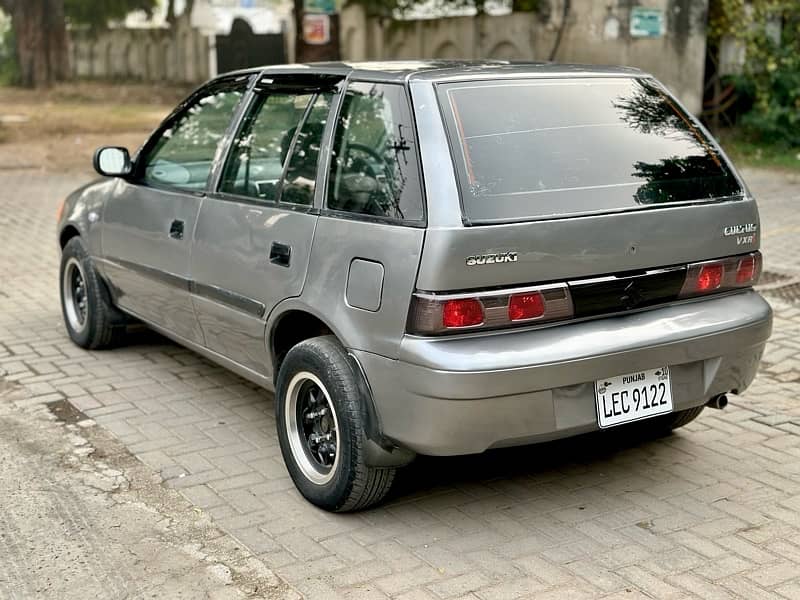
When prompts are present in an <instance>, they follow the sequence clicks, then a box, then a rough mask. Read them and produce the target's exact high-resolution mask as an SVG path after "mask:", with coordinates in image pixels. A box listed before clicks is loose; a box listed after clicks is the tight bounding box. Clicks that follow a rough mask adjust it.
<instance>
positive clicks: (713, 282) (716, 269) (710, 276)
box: [697, 263, 725, 292]
mask: <svg viewBox="0 0 800 600" xmlns="http://www.w3.org/2000/svg"><path fill="white" fill-rule="evenodd" d="M724 272H725V268H724V266H723V265H721V264H718V263H714V264H710V265H703V266H702V267H700V273H699V274H698V276H697V291H698V292H710V291H712V290H715V289H717V288H718V287H719V286H720V285H722V275H723V273H724Z"/></svg>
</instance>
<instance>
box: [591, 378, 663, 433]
mask: <svg viewBox="0 0 800 600" xmlns="http://www.w3.org/2000/svg"><path fill="white" fill-rule="evenodd" d="M594 390H595V399H596V400H597V423H598V425H600V427H613V426H614V425H621V424H622V423H630V422H631V421H639V420H641V419H647V418H649V417H653V416H655V415H661V414H664V413H668V412H672V386H671V385H670V381H669V368H667V367H661V368H660V369H651V370H649V371H639V372H637V373H628V374H627V375H619V376H617V377H607V378H605V379H601V380H599V381H596V382H595V384H594Z"/></svg>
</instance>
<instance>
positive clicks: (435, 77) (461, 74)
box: [236, 59, 647, 81]
mask: <svg viewBox="0 0 800 600" xmlns="http://www.w3.org/2000/svg"><path fill="white" fill-rule="evenodd" d="M259 72H260V73H263V74H280V73H287V74H290V73H292V74H297V73H325V74H330V75H342V76H351V77H352V78H353V79H368V80H381V81H405V80H427V81H447V80H453V81H463V80H469V79H494V78H498V79H500V78H510V77H537V76H538V77H614V76H617V77H620V76H622V77H643V76H647V74H646V73H643V72H642V71H640V70H639V69H634V68H632V67H616V66H604V65H580V64H560V63H550V62H521V61H508V60H438V59H436V60H393V61H370V62H316V63H303V64H290V65H275V66H265V67H261V68H258V69H245V70H242V71H237V72H236V73H237V74H238V73H259Z"/></svg>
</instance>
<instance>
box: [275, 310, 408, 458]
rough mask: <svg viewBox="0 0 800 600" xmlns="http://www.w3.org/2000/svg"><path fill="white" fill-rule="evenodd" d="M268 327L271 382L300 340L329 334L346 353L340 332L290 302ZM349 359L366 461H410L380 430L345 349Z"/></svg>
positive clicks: (366, 387) (361, 375) (365, 385)
mask: <svg viewBox="0 0 800 600" xmlns="http://www.w3.org/2000/svg"><path fill="white" fill-rule="evenodd" d="M270 323H271V325H270V326H268V328H267V331H268V338H267V343H268V349H269V352H270V357H271V359H272V366H273V381H274V382H275V383H276V389H277V379H278V372H279V370H280V367H281V363H282V361H283V358H284V357H285V356H286V353H288V352H289V350H291V349H292V347H294V346H295V345H297V344H299V343H300V342H302V341H304V340H307V339H310V338H313V337H318V336H320V335H332V336H333V337H335V338H336V340H337V341H338V342H339V343H340V344H341V345H342V347H343V348H344V349H345V351H346V352H347V344H346V342H345V341H344V340H343V339H342V337H341V336H340V335H339V333H338V332H337V331H336V330H335V329H334V328H333V327H331V326H330V325H329V324H328V322H327V321H326V320H325V319H324V318H322V317H321V316H319V315H317V314H315V313H314V312H313V311H312V310H310V309H308V308H307V307H303V306H299V305H292V306H290V307H287V308H286V310H283V311H281V312H280V313H278V314H276V315H275V316H273V317H271V318H270ZM347 358H348V362H349V363H350V368H351V370H352V371H353V375H354V377H355V378H356V381H357V383H358V386H359V388H360V389H361V395H362V397H363V398H364V413H365V414H364V418H365V426H366V427H365V429H366V434H367V441H368V444H367V447H366V448H365V450H366V452H367V461H368V463H369V464H370V465H371V466H376V467H390V466H391V467H394V466H402V465H406V464H408V463H409V462H411V461H412V460H413V459H414V457H415V453H414V452H412V451H410V450H407V449H405V448H401V447H399V446H398V445H397V444H396V443H395V442H394V441H393V440H389V439H387V438H386V437H385V436H384V435H383V432H382V428H381V424H380V415H379V414H378V412H377V409H376V407H375V401H374V400H373V392H372V388H371V386H370V384H369V379H368V378H367V374H366V372H365V371H364V368H363V366H362V365H361V363H360V362H359V361H358V360H357V359H356V357H355V356H354V355H353V354H352V353H350V352H347Z"/></svg>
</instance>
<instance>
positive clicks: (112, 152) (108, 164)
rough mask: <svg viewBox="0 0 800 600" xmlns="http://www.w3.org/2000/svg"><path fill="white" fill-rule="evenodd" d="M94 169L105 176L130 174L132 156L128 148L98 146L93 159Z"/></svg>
mask: <svg viewBox="0 0 800 600" xmlns="http://www.w3.org/2000/svg"><path fill="white" fill-rule="evenodd" d="M92 164H93V165H94V170H95V171H97V172H98V173H100V175H103V176H105V177H125V176H126V175H130V173H131V169H132V165H131V156H130V154H129V153H128V150H127V148H121V147H118V146H104V147H103V148H98V149H97V151H96V152H95V153H94V159H93V160H92Z"/></svg>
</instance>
